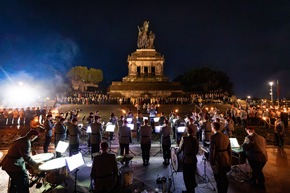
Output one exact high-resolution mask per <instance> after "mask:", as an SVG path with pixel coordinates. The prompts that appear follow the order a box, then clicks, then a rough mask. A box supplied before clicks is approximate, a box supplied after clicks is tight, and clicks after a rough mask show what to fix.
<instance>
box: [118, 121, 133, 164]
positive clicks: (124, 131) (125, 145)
mask: <svg viewBox="0 0 290 193" xmlns="http://www.w3.org/2000/svg"><path fill="white" fill-rule="evenodd" d="M130 141H131V129H130V127H128V126H127V121H126V120H124V123H123V126H121V127H120V128H119V143H120V155H124V150H125V154H129V143H130ZM126 164H128V162H127V163H126Z"/></svg>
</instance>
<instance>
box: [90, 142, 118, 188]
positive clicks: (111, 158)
mask: <svg viewBox="0 0 290 193" xmlns="http://www.w3.org/2000/svg"><path fill="white" fill-rule="evenodd" d="M108 147H109V145H108V143H107V142H102V143H101V149H102V153H101V154H99V155H96V156H95V157H94V160H93V165H92V170H91V179H92V180H93V182H94V184H93V189H94V192H95V193H97V192H98V193H101V192H102V193H104V192H111V191H112V190H113V189H114V188H115V187H116V185H117V178H118V167H117V161H116V157H115V155H114V154H110V153H108Z"/></svg>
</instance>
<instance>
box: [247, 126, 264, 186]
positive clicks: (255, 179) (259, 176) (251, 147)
mask: <svg viewBox="0 0 290 193" xmlns="http://www.w3.org/2000/svg"><path fill="white" fill-rule="evenodd" d="M245 130H246V132H247V133H248V136H246V137H245V140H244V143H243V145H242V147H243V149H244V150H245V151H246V156H247V159H248V162H249V164H250V166H251V169H252V177H251V183H252V184H253V185H256V183H258V187H259V188H261V189H265V177H264V174H263V171H262V170H263V167H264V166H265V164H266V162H267V161H268V155H267V151H266V140H265V138H264V137H262V136H260V135H258V134H257V133H256V132H255V130H254V128H253V127H247V128H246V129H245Z"/></svg>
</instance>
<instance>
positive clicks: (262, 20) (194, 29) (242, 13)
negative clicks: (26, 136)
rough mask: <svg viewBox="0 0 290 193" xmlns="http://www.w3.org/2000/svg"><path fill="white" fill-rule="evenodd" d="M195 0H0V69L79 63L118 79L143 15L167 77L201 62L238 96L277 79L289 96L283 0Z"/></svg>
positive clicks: (44, 70) (49, 69) (46, 70)
mask: <svg viewBox="0 0 290 193" xmlns="http://www.w3.org/2000/svg"><path fill="white" fill-rule="evenodd" d="M202 2H203V3H197V2H195V3H194V2H193V1H181V0H176V1H157V0H155V1H151V0H147V1H142V2H141V1H138V2H136V1H121V0H120V1H110V0H103V1H101V0H94V1H93V0H92V1H89V0H87V1H85V0H82V1H73V0H69V1H62V0H47V1H43V0H35V1H30V0H27V1H20V0H19V1H13V0H0V66H1V68H0V77H1V78H2V80H4V79H5V78H7V77H13V76H15V75H18V74H24V77H26V78H27V77H30V78H31V77H32V79H33V80H35V81H37V80H40V79H42V80H50V81H49V82H58V81H60V79H61V77H62V76H64V75H65V74H66V73H67V72H68V70H69V69H70V68H71V67H73V66H78V65H82V66H88V67H93V68H99V69H101V70H102V71H103V73H104V79H105V81H106V82H107V83H110V82H111V81H113V80H114V81H121V79H122V77H124V76H126V75H127V74H128V67H127V63H126V61H127V56H128V55H129V54H131V53H132V52H134V51H135V50H136V49H137V34H138V30H137V26H142V25H143V22H144V21H145V20H148V21H150V24H149V30H152V31H153V33H155V36H156V38H155V44H154V45H155V48H156V50H157V51H158V52H160V53H161V54H162V55H164V57H165V60H166V63H165V66H164V67H165V75H166V76H168V77H169V79H170V80H173V79H174V78H176V77H177V76H178V75H179V74H182V73H184V72H185V71H187V70H189V69H191V68H197V67H202V66H207V67H210V68H212V69H214V70H219V71H224V72H225V73H226V74H228V76H229V77H230V79H231V81H232V82H233V84H234V92H235V94H236V95H237V96H238V97H242V98H243V97H244V98H245V97H246V96H248V95H250V96H257V97H267V98H270V97H269V84H268V82H269V81H274V82H275V83H276V81H277V80H279V83H280V90H281V97H290V89H289V88H290V1H288V0H285V1H277V0H275V1H274V0H273V1H265V0H263V1H245V0H240V1H238V0H234V1H219V3H217V2H216V1H202ZM247 2H248V3H247ZM275 90H276V86H275V85H274V98H275V97H276V96H277V95H276V92H275Z"/></svg>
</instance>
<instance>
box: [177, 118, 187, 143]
mask: <svg viewBox="0 0 290 193" xmlns="http://www.w3.org/2000/svg"><path fill="white" fill-rule="evenodd" d="M185 125H186V124H185V122H184V121H183V120H181V119H180V117H179V116H177V120H176V121H175V124H174V126H175V132H176V144H177V145H178V146H179V143H180V140H181V137H182V135H183V132H178V127H182V126H185Z"/></svg>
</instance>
